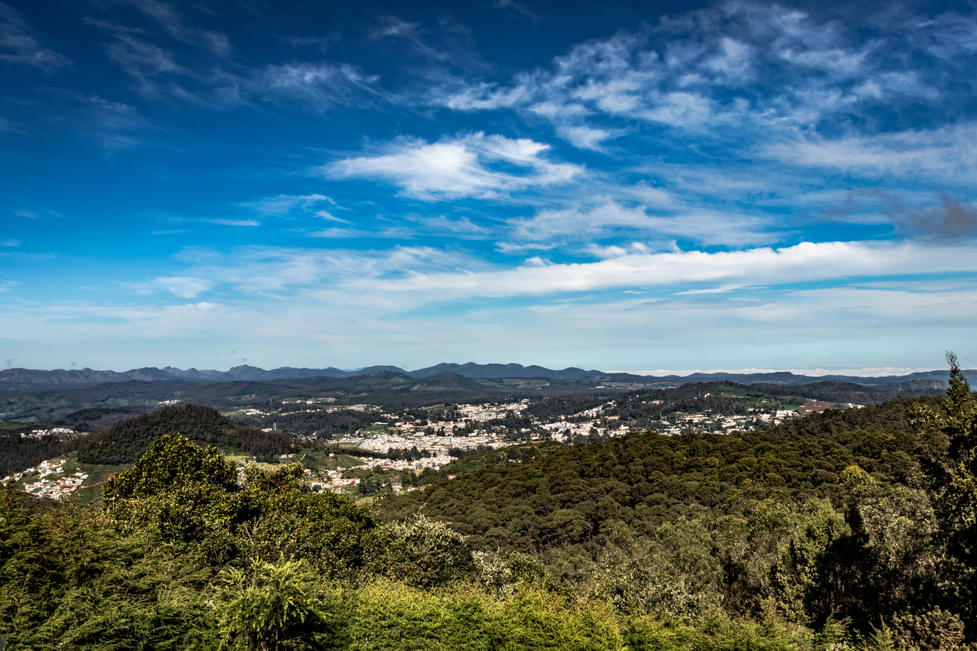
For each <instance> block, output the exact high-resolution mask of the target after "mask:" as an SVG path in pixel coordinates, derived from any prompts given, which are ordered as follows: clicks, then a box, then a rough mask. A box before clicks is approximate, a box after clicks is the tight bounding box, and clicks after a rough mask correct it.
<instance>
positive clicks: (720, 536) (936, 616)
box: [0, 357, 977, 649]
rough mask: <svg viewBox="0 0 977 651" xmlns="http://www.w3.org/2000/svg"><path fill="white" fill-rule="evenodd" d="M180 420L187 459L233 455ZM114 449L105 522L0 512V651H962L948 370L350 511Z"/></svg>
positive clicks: (956, 465)
mask: <svg viewBox="0 0 977 651" xmlns="http://www.w3.org/2000/svg"><path fill="white" fill-rule="evenodd" d="M171 416H172V414H171ZM189 416H190V415H188V417H189ZM200 416H201V418H202V419H205V420H206V419H207V418H211V420H208V421H206V422H207V423H208V425H207V427H201V429H193V428H192V426H191V425H190V424H189V423H188V427H187V428H186V429H187V430H188V432H189V435H190V436H191V437H194V438H196V439H197V440H198V441H201V442H208V441H216V440H217V439H220V438H221V437H227V436H234V434H233V433H230V432H229V431H225V430H221V428H223V427H225V425H226V423H222V422H221V421H219V420H216V419H213V418H212V417H211V416H207V415H206V414H203V413H201V414H200ZM147 422H148V421H147ZM209 427H216V428H217V430H219V431H220V432H223V433H219V432H218V431H215V430H210V429H207V428H209ZM204 430H207V431H204ZM124 431H125V432H130V433H129V434H121V433H119V432H117V433H116V435H117V436H118V439H117V440H119V441H129V442H130V444H129V445H127V446H126V447H125V448H124V449H125V454H127V455H138V454H140V453H142V456H140V457H139V458H138V460H137V461H136V463H135V465H133V466H132V467H131V468H130V469H129V470H126V471H124V472H121V473H119V474H118V475H116V476H115V477H113V478H112V479H110V480H109V481H108V482H107V483H106V485H105V486H104V490H103V497H104V499H103V501H102V503H101V504H98V505H89V506H85V507H78V506H72V505H70V504H55V503H44V502H39V501H35V500H32V499H30V498H28V497H27V496H26V495H24V494H22V493H17V492H15V491H13V490H12V489H4V490H2V491H0V636H3V637H2V638H0V639H2V640H3V643H4V644H6V645H7V647H8V648H11V649H34V648H38V649H42V648H53V647H59V646H60V647H66V648H100V649H102V648H104V649H123V648H125V649H128V648H181V649H182V648H246V649H286V648H352V649H399V648H408V649H428V648H444V649H454V648H466V649H497V648H511V649H518V648H561V649H562V648H566V649H574V648H576V649H593V648H607V649H670V648H690V649H764V648H767V649H795V648H835V649H838V648H872V649H891V648H964V647H965V646H966V645H968V644H971V643H973V642H975V641H977V542H975V541H977V524H975V522H977V517H975V515H977V400H975V397H974V395H973V394H972V393H971V392H970V387H969V386H968V385H967V383H966V380H965V379H964V378H963V376H962V375H961V374H960V372H959V369H958V368H957V367H956V363H955V359H953V358H952V357H951V382H950V387H949V390H948V392H947V395H946V396H945V397H944V398H943V399H942V400H937V401H925V402H922V403H921V404H913V403H910V402H909V401H905V400H900V401H894V402H889V403H885V404H882V405H879V406H876V407H867V408H865V409H862V410H844V411H838V412H826V413H825V414H822V415H816V416H811V417H808V418H805V419H802V420H798V421H793V422H790V423H787V424H785V425H782V426H779V427H775V428H770V429H767V430H763V431H760V432H754V433H749V434H740V435H731V436H712V435H701V436H681V437H662V436H658V435H655V434H642V435H634V436H629V437H624V438H620V439H612V440H608V441H601V442H595V443H592V444H588V445H581V446H573V447H557V446H552V445H550V446H546V448H545V451H543V452H542V453H538V454H527V455H525V456H524V457H520V458H518V459H513V460H511V461H518V463H512V462H511V461H510V460H509V459H508V457H506V458H505V460H504V461H503V463H502V464H500V465H499V466H492V467H482V468H481V469H478V470H474V471H472V472H468V473H465V474H462V475H459V477H458V478H457V479H454V480H447V479H445V480H441V481H436V482H435V483H433V484H432V485H430V486H429V487H428V488H426V489H424V490H418V491H415V492H414V493H411V494H409V495H405V496H390V497H388V498H385V499H381V500H379V501H377V502H375V503H373V504H371V505H357V504H355V503H353V502H352V501H350V500H349V499H346V498H343V497H339V496H335V495H332V494H328V493H326V494H321V493H311V492H308V491H307V490H305V489H304V488H303V485H302V480H301V476H302V469H301V466H299V465H294V466H280V467H277V468H276V467H267V466H261V465H250V466H247V467H245V469H244V470H243V471H238V470H236V469H235V468H234V466H233V465H232V464H230V463H229V462H227V461H226V460H225V459H224V457H223V456H222V454H221V453H220V452H219V451H218V450H217V448H215V447H207V448H203V447H199V446H198V445H197V444H195V443H194V442H192V441H191V440H190V439H189V438H186V437H184V436H177V435H166V436H163V437H159V438H156V439H155V440H153V441H152V442H151V443H150V442H148V441H147V442H146V447H145V448H143V449H141V450H140V446H142V443H141V441H142V439H141V438H140V437H141V435H140V433H139V432H140V428H128V429H125V430H124ZM208 437H210V438H208ZM101 440H103V441H104V440H106V439H104V438H103V439H101ZM222 442H224V441H223V439H222ZM92 449H96V450H97V449H101V448H98V447H94V448H92ZM100 458H104V457H100ZM120 458H121V457H120ZM500 460H503V459H502V458H500ZM480 466H481V464H476V465H475V466H474V467H476V468H477V467H480Z"/></svg>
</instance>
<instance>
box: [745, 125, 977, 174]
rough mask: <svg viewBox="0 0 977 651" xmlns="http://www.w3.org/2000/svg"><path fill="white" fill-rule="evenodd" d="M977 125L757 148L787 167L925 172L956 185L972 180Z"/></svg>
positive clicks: (976, 163) (976, 168)
mask: <svg viewBox="0 0 977 651" xmlns="http://www.w3.org/2000/svg"><path fill="white" fill-rule="evenodd" d="M975 141H977V126H975V125H973V124H963V125H959V126H954V127H945V128H938V129H932V130H919V131H898V132H894V133H885V134H880V135H873V136H851V137H845V138H838V139H828V138H816V137H813V138H807V139H798V140H793V141H788V142H779V143H774V144H769V145H765V146H762V147H761V148H760V150H759V153H760V155H761V156H764V157H766V158H771V159H774V160H779V161H783V162H785V163H788V164H791V165H798V166H807V167H822V168H830V169H837V170H843V171H848V172H856V173H860V174H866V175H869V176H883V175H897V176H910V177H914V178H918V177H919V176H925V177H930V178H934V177H935V178H939V179H941V180H943V181H949V182H951V183H961V184H971V185H972V184H973V179H975V178H977V155H975V153H974V149H973V147H972V146H971V143H973V142H975Z"/></svg>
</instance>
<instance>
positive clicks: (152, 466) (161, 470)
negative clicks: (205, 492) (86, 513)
mask: <svg viewBox="0 0 977 651" xmlns="http://www.w3.org/2000/svg"><path fill="white" fill-rule="evenodd" d="M235 478H236V473H235V470H234V464H233V463H230V462H228V461H226V460H225V459H224V455H223V454H222V453H221V451H220V450H218V449H217V448H216V447H214V446H212V445H211V446H208V447H207V448H201V447H199V446H197V445H195V444H194V443H193V442H192V441H191V440H190V439H188V438H186V437H185V436H181V435H179V434H165V435H163V436H160V437H158V438H157V439H155V440H154V441H153V444H152V446H151V447H150V449H149V451H148V452H147V453H146V454H144V455H143V456H141V457H139V459H138V460H137V461H136V463H135V464H134V465H133V466H132V468H129V469H128V470H124V471H122V472H120V473H118V474H116V475H113V476H112V477H110V478H109V479H108V481H106V482H105V486H104V487H103V488H102V496H103V497H104V499H105V501H106V502H107V503H111V502H113V501H115V500H117V499H123V498H129V497H148V496H152V495H158V494H160V493H164V492H166V491H169V490H172V489H174V488H177V487H180V486H187V485H189V484H193V483H204V484H209V485H212V486H217V487H221V488H231V487H232V486H233V485H234V481H235Z"/></svg>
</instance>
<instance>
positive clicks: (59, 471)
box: [0, 459, 88, 500]
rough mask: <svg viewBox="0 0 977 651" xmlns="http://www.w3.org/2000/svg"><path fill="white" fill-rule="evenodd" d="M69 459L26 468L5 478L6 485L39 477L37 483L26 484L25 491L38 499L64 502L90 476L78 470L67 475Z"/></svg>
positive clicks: (45, 462)
mask: <svg viewBox="0 0 977 651" xmlns="http://www.w3.org/2000/svg"><path fill="white" fill-rule="evenodd" d="M66 463H68V460H67V459H52V460H50V461H42V462H41V463H39V464H38V465H37V466H33V467H31V468H26V469H24V470H21V471H20V472H15V473H14V474H12V475H8V476H7V477H4V478H3V481H2V482H0V483H3V484H4V485H6V484H7V483H10V482H17V481H20V480H22V479H24V478H27V477H30V476H31V475H37V478H36V481H32V482H26V483H25V484H24V490H25V491H27V492H28V493H30V494H31V495H34V496H37V497H47V498H49V499H53V500H63V499H66V498H68V497H70V496H71V495H72V494H73V493H74V492H75V491H76V490H78V489H79V488H81V486H82V484H84V483H85V480H86V479H88V474H87V473H85V472H83V471H81V470H76V471H75V472H73V473H71V474H65V471H64V464H66Z"/></svg>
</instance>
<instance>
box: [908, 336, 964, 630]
mask: <svg viewBox="0 0 977 651" xmlns="http://www.w3.org/2000/svg"><path fill="white" fill-rule="evenodd" d="M947 363H948V364H949V365H950V382H949V386H948V388H947V393H946V396H945V397H944V399H943V403H942V409H941V410H939V411H937V410H931V409H920V410H919V411H918V413H917V422H918V423H919V424H920V426H921V427H920V429H921V432H920V440H921V442H922V444H923V447H924V449H925V450H926V452H927V453H928V461H929V463H928V467H927V470H928V474H929V478H930V482H931V489H932V494H933V510H934V513H935V515H936V520H937V523H938V527H939V540H940V542H941V543H942V545H943V547H944V551H945V556H946V563H945V568H944V572H943V573H944V578H945V580H946V585H945V591H946V592H947V598H948V600H947V605H948V606H950V607H951V608H955V609H959V611H960V614H961V615H962V617H963V619H964V623H965V625H966V630H967V637H968V639H969V640H971V641H973V640H975V639H977V399H975V398H974V394H973V393H972V392H971V390H970V384H969V383H968V382H967V378H966V377H965V376H964V374H963V372H962V371H961V370H960V364H959V362H958V360H957V356H956V355H955V354H953V353H947Z"/></svg>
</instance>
